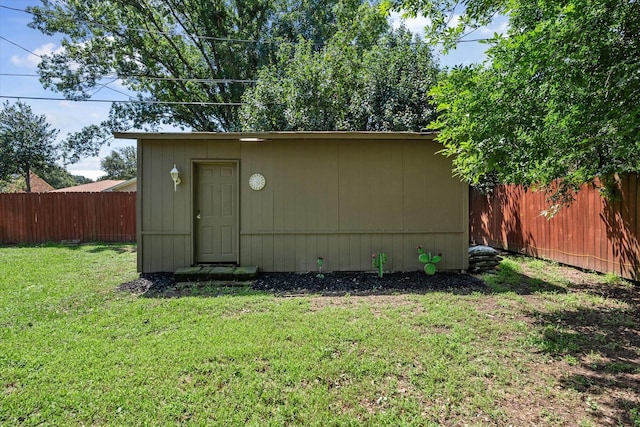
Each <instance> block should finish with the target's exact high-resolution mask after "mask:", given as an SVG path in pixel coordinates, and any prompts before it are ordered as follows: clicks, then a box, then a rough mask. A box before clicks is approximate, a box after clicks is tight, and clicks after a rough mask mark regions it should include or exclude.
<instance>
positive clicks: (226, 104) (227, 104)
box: [0, 95, 244, 107]
mask: <svg viewBox="0 0 640 427" xmlns="http://www.w3.org/2000/svg"><path fill="white" fill-rule="evenodd" d="M0 98H5V99H18V100H20V99H29V100H34V101H70V102H103V103H104V102H109V103H121V104H155V105H198V106H202V107H205V106H216V107H240V106H242V105H244V104H243V103H242V102H200V101H186V102H183V101H153V100H146V101H145V100H137V99H128V100H121V101H119V100H112V99H81V100H79V99H66V98H51V97H46V96H13V95H0Z"/></svg>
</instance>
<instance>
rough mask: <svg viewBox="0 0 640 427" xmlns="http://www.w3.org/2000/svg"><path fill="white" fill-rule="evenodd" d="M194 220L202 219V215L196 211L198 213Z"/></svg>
mask: <svg viewBox="0 0 640 427" xmlns="http://www.w3.org/2000/svg"><path fill="white" fill-rule="evenodd" d="M196 218H197V219H202V215H201V214H200V211H198V213H197V214H196Z"/></svg>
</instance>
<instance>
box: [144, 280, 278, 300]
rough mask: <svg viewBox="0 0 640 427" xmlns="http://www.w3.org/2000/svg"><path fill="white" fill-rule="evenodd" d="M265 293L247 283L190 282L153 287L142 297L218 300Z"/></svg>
mask: <svg viewBox="0 0 640 427" xmlns="http://www.w3.org/2000/svg"><path fill="white" fill-rule="evenodd" d="M265 294H266V293H265V292H263V291H258V290H255V289H252V288H251V286H250V284H247V283H229V282H189V283H174V284H173V285H170V286H166V287H151V288H149V289H148V290H147V291H146V292H144V293H143V294H142V295H141V296H142V297H144V298H187V297H200V298H217V297H223V296H254V295H265Z"/></svg>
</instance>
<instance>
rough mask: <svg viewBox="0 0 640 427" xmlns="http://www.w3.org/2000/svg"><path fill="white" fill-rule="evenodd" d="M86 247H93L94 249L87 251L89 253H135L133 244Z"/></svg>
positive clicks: (107, 244) (102, 244) (98, 244)
mask: <svg viewBox="0 0 640 427" xmlns="http://www.w3.org/2000/svg"><path fill="white" fill-rule="evenodd" d="M88 245H95V247H94V248H91V249H89V250H88V251H87V252H90V253H101V252H115V253H117V254H124V253H131V252H136V251H137V246H136V244H135V243H88Z"/></svg>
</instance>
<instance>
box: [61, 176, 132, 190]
mask: <svg viewBox="0 0 640 427" xmlns="http://www.w3.org/2000/svg"><path fill="white" fill-rule="evenodd" d="M123 182H125V180H124V179H119V180H117V179H105V180H104V181H97V182H92V183H89V184H82V185H76V186H74V187H66V188H59V189H57V190H54V191H52V193H100V192H102V191H111V188H112V187H114V186H117V185H119V184H122V183H123Z"/></svg>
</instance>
